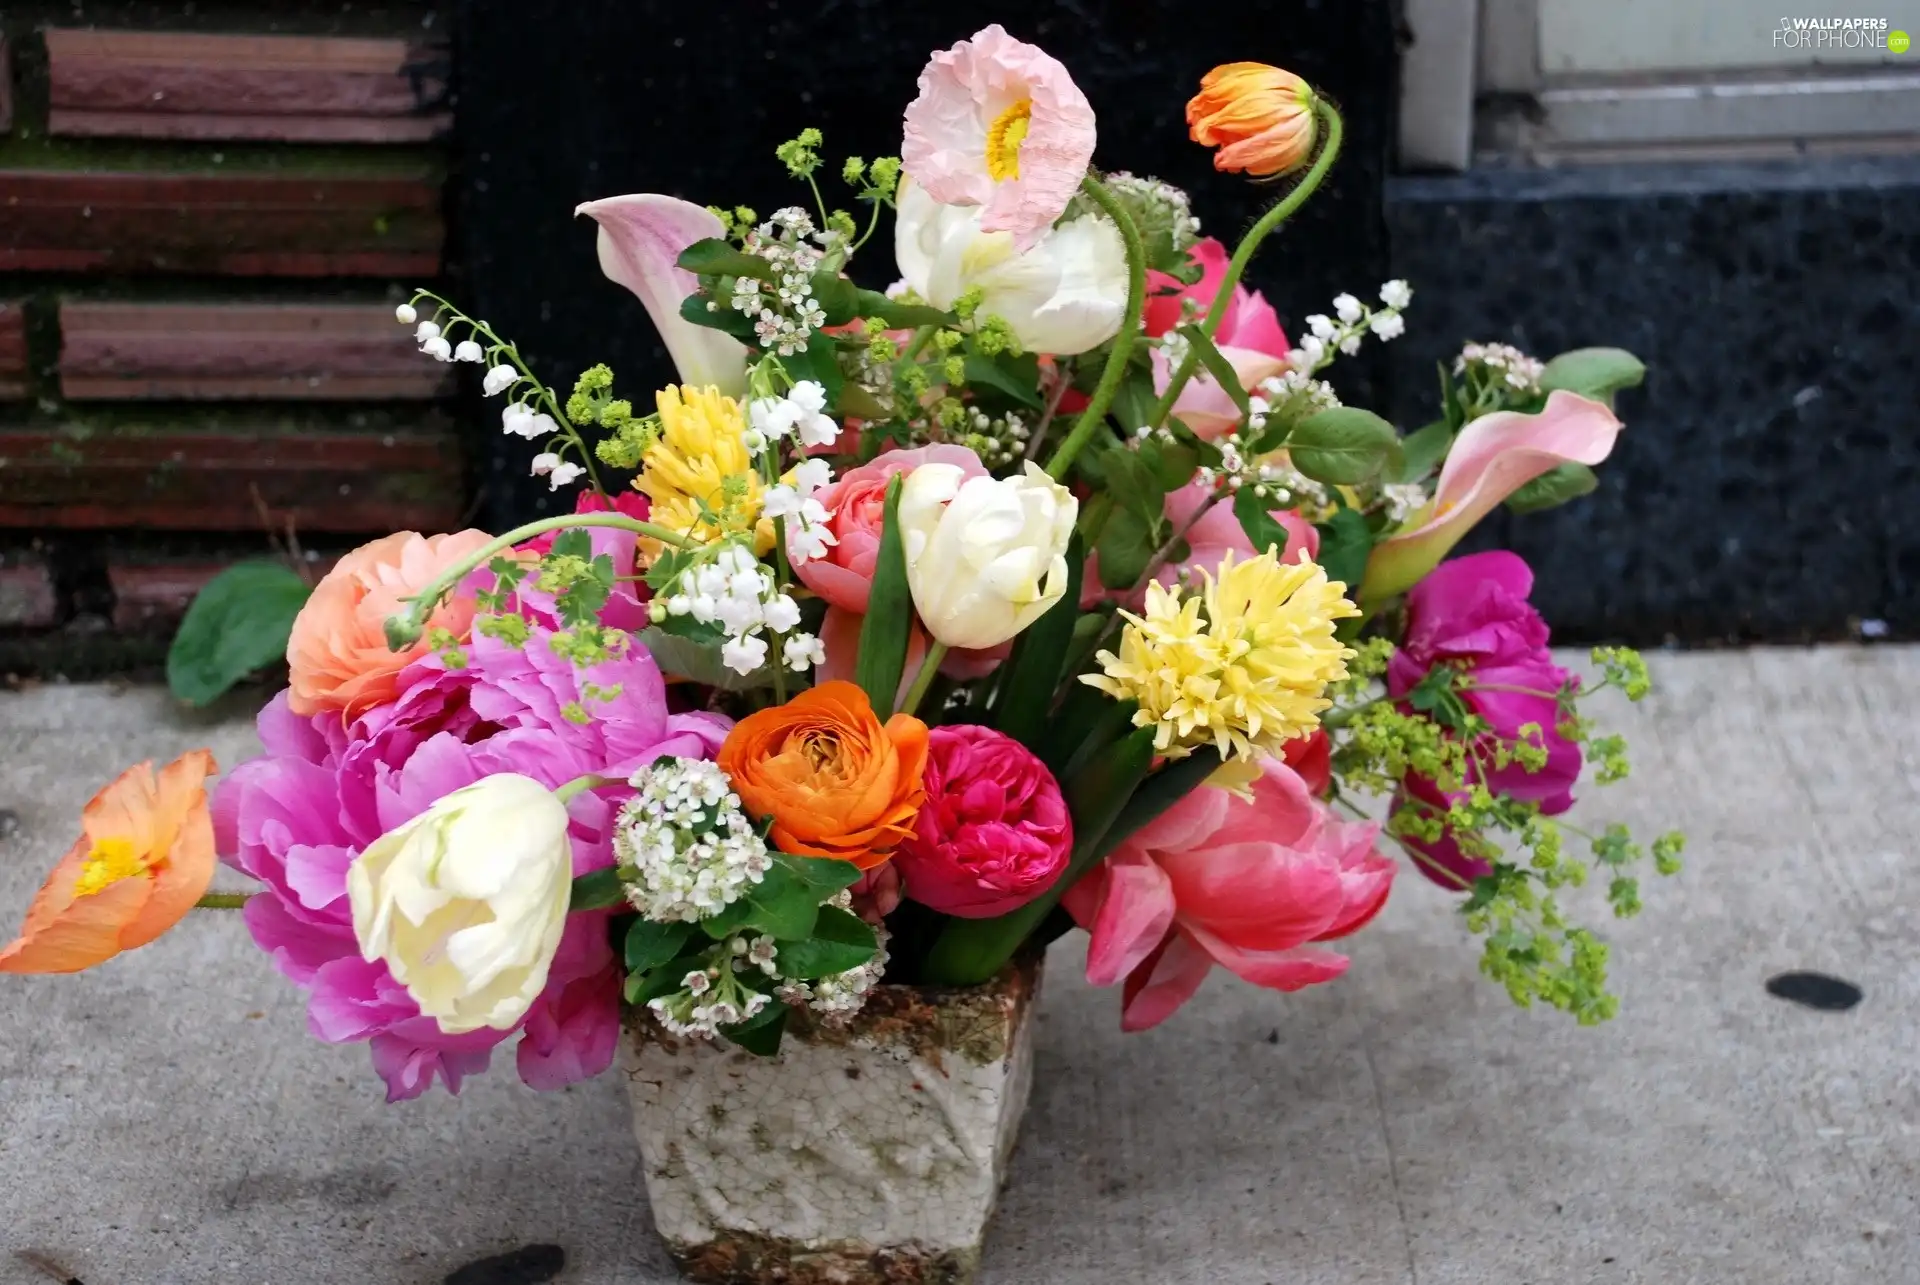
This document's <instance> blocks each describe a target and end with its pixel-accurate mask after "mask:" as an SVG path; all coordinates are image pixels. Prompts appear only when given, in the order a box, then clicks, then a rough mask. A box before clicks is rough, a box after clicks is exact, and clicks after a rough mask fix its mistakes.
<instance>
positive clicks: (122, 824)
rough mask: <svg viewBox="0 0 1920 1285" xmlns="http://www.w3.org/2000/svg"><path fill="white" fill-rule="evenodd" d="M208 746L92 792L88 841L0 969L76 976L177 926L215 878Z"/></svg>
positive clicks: (49, 884)
mask: <svg viewBox="0 0 1920 1285" xmlns="http://www.w3.org/2000/svg"><path fill="white" fill-rule="evenodd" d="M217 770H218V769H217V768H215V767H214V763H213V755H211V754H209V753H207V752H206V751H205V750H193V751H190V752H189V753H186V754H182V755H181V756H180V757H179V758H177V759H175V760H174V761H173V762H171V763H169V764H167V765H166V766H165V767H163V768H161V769H160V775H159V776H158V777H157V778H156V777H155V776H154V772H153V764H152V763H142V764H140V765H139V766H137V767H131V768H128V769H127V770H126V771H125V772H122V773H121V774H120V776H119V778H118V779H116V780H115V781H114V783H113V784H112V785H109V786H108V787H107V788H106V789H104V790H102V791H100V793H98V794H96V795H94V796H93V800H92V802H90V803H88V804H87V807H86V810H85V811H84V812H83V813H82V814H81V819H80V825H81V830H82V833H81V836H80V839H79V841H78V842H76V843H75V844H74V845H73V846H72V847H71V848H69V849H67V855H66V856H64V857H62V858H60V863H59V864H58V865H56V866H54V868H53V873H51V874H49V875H48V876H47V881H46V883H44V884H42V885H41V888H40V893H39V895H38V896H36V897H35V898H34V899H33V905H32V906H30V907H28V909H27V922H26V923H25V924H24V925H23V926H22V928H21V930H20V936H19V937H17V938H15V939H14V940H13V941H11V942H9V943H7V944H6V945H5V946H0V973H77V972H79V971H80V970H81V969H83V968H92V967H93V966H94V965H95V964H98V963H102V962H104V961H106V960H109V959H112V958H113V957H114V956H115V955H117V954H119V953H120V952H121V951H123V950H132V949H133V948H134V947H136V946H144V945H146V944H147V943H148V942H150V941H152V940H153V939H154V938H155V937H158V936H159V935H160V934H161V933H163V932H165V931H167V929H169V928H171V927H173V926H174V925H175V924H177V923H179V922H180V918H181V916H182V915H185V914H186V913H187V911H189V910H191V909H193V903H194V902H196V901H198V900H200V894H202V893H204V892H205V891H206V890H207V884H208V882H209V881H210V880H212V878H213V865H214V856H213V822H212V820H211V819H210V818H209V816H208V812H207V791H206V781H207V777H209V776H211V775H212V774H213V773H214V772H215V771H217Z"/></svg>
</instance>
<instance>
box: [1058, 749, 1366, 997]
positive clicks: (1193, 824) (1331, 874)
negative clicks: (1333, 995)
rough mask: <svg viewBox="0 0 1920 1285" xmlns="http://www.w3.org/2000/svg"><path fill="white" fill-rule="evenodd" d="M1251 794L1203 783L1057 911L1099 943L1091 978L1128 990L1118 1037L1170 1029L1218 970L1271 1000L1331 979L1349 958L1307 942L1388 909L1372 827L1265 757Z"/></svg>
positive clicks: (1093, 946)
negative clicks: (1333, 807) (1333, 808)
mask: <svg viewBox="0 0 1920 1285" xmlns="http://www.w3.org/2000/svg"><path fill="white" fill-rule="evenodd" d="M1252 794H1253V798H1252V800H1251V801H1248V800H1245V799H1242V798H1240V797H1239V796H1237V795H1235V794H1230V793H1228V792H1227V791H1225V790H1220V789H1216V788H1214V787H1212V786H1201V787H1200V788H1199V789H1197V790H1194V791H1193V792H1192V793H1190V794H1188V795H1187V796H1186V797H1185V798H1183V799H1181V800H1180V801H1179V802H1178V803H1176V804H1174V805H1173V806H1172V807H1171V808H1168V809H1167V810H1166V811H1165V812H1163V813H1161V814H1160V816H1159V817H1157V818H1155V819H1154V820H1153V821H1151V822H1149V823H1148V824H1147V825H1145V826H1143V827H1142V828H1141V829H1139V830H1138V831H1136V832H1135V833H1134V834H1133V835H1132V836H1130V837H1129V838H1128V839H1127V840H1126V842H1124V843H1122V844H1121V845H1120V846H1119V847H1118V848H1117V849H1116V850H1115V851H1114V853H1113V855H1111V856H1110V857H1108V858H1107V859H1106V860H1105V861H1104V862H1102V863H1101V864H1100V865H1099V866H1096V867H1095V868H1094V869H1093V870H1092V871H1090V872H1089V873H1088V874H1087V875H1086V876H1085V877H1084V878H1083V879H1081V880H1080V882H1079V883H1077V884H1075V885H1074V886H1073V888H1072V889H1070V890H1069V891H1068V893H1067V895H1066V898H1065V900H1064V901H1063V903H1062V904H1064V905H1065V906H1066V908H1067V912H1068V913H1069V914H1071V915H1072V916H1073V918H1074V920H1075V922H1077V923H1078V924H1079V925H1080V926H1081V927H1083V928H1085V929H1086V930H1087V933H1088V935H1089V937H1090V938H1091V939H1092V940H1091V941H1090V942H1089V944H1088V947H1087V980H1088V981H1089V982H1091V983H1093V984H1094V985H1095V986H1111V985H1113V984H1114V983H1115V982H1119V981H1124V982H1125V987H1124V989H1123V990H1122V1008H1121V1017H1120V1025H1121V1028H1122V1029H1123V1030H1128V1031H1143V1030H1146V1029H1147V1028H1148V1027H1151V1026H1156V1025H1158V1024H1159V1023H1160V1022H1162V1021H1165V1020H1166V1018H1167V1017H1168V1016H1169V1015H1170V1014H1172V1013H1173V1011H1174V1010H1175V1009H1177V1008H1179V1007H1180V1005H1182V1004H1184V1003H1186V1002H1187V1000H1188V999H1190V998H1192V996H1193V994H1194V992H1195V991H1197V990H1199V989H1200V984H1201V983H1202V982H1203V981H1205V980H1206V977H1207V974H1208V972H1210V971H1211V970H1212V969H1213V966H1214V965H1215V964H1218V965H1220V966H1221V967H1223V968H1226V969H1228V970H1229V971H1231V972H1233V973H1235V974H1237V975H1238V976H1239V977H1240V978H1242V979H1243V980H1245V981H1249V982H1252V983H1253V984H1254V985H1256V986H1264V987H1267V988H1268V989H1270V990H1280V991H1295V990H1299V989H1301V988H1302V987H1305V986H1311V985H1313V984H1314V983H1316V982H1325V981H1331V980H1333V979H1334V978H1335V977H1338V976H1340V974H1342V973H1344V972H1345V971H1346V970H1347V958H1346V956H1344V955H1340V954H1337V953H1335V952H1333V951H1330V950H1325V949H1322V948H1320V947H1318V946H1315V945H1314V944H1313V943H1316V942H1323V941H1331V940H1334V939H1336V938H1340V937H1345V936H1348V935H1349V934H1351V933H1353V932H1355V931H1357V930H1358V929H1360V928H1362V927H1364V926H1365V925H1366V924H1367V922H1368V921H1369V920H1371V919H1372V918H1373V917H1374V916H1375V915H1376V914H1378V913H1379V912H1380V907H1381V906H1383V905H1385V904H1386V900H1387V893H1388V891H1389V889H1390V888H1391V887H1392V885H1393V873H1394V869H1395V866H1394V863H1393V862H1392V861H1391V860H1389V859H1388V858H1386V857H1384V856H1382V855H1380V854H1379V853H1378V852H1376V851H1374V847H1373V844H1374V839H1375V837H1376V836H1377V835H1378V834H1379V829H1380V827H1379V826H1378V825H1376V824H1374V823H1372V822H1366V823H1358V822H1342V821H1338V820H1335V819H1334V818H1333V815H1332V813H1331V812H1330V811H1329V810H1328V809H1327V807H1326V805H1324V804H1322V803H1320V802H1319V801H1318V800H1316V799H1315V798H1314V797H1313V795H1312V793H1311V791H1309V789H1308V787H1307V784H1306V782H1305V781H1303V780H1302V779H1301V778H1300V776H1299V774H1298V773H1296V772H1295V771H1294V770H1293V769H1292V768H1290V767H1288V766H1286V765H1285V764H1284V763H1281V762H1278V761H1277V760H1274V759H1270V758H1269V759H1264V760H1262V762H1261V774H1260V777H1259V779H1257V780H1256V781H1255V782H1254V783H1253V786H1252Z"/></svg>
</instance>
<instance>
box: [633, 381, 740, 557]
mask: <svg viewBox="0 0 1920 1285" xmlns="http://www.w3.org/2000/svg"><path fill="white" fill-rule="evenodd" d="M655 405H656V406H657V407H658V408H659V411H660V435H659V437H658V438H657V439H656V440H655V441H654V443H653V445H651V446H649V447H648V448H647V452H646V454H645V455H643V456H641V457H640V476H639V477H638V478H636V479H635V480H634V485H635V486H636V487H638V488H639V489H640V490H641V491H642V492H643V493H645V495H646V497H647V499H648V501H649V502H650V506H651V510H652V511H651V513H650V515H649V517H650V520H651V521H654V522H657V523H659V524H660V525H661V526H663V527H667V528H668V529H670V530H674V531H683V532H685V533H686V534H688V535H690V536H692V537H693V538H694V539H696V540H700V541H702V542H707V541H711V540H716V539H720V538H721V537H723V536H727V535H731V534H735V533H738V532H742V531H746V530H749V529H751V530H752V531H753V533H754V552H756V553H765V552H766V551H767V550H768V549H771V548H772V547H773V524H772V523H771V522H767V521H764V520H762V519H761V517H760V503H761V500H760V478H759V476H758V475H757V474H756V473H755V472H754V468H753V458H752V457H751V456H750V455H748V454H747V447H746V443H745V442H744V441H742V440H741V435H742V433H744V432H745V430H746V427H747V421H746V412H745V411H744V410H742V409H741V406H740V403H739V402H736V401H735V400H734V399H733V398H731V397H725V396H722V395H721V393H720V390H719V389H717V388H695V387H693V386H691V385H688V386H685V387H680V388H671V387H669V388H663V389H661V390H660V393H659V395H658V397H657V398H656V399H655ZM702 504H704V505H706V508H707V513H705V514H703V513H702V512H701V505H702Z"/></svg>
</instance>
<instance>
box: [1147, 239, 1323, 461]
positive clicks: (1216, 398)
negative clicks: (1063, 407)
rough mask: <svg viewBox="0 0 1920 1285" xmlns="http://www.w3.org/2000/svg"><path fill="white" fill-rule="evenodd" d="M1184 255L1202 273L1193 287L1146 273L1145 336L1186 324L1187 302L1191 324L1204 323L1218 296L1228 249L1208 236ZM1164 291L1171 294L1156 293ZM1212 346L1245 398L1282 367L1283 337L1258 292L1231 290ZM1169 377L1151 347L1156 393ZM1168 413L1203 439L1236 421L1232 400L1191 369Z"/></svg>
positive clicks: (1284, 364) (1240, 288)
mask: <svg viewBox="0 0 1920 1285" xmlns="http://www.w3.org/2000/svg"><path fill="white" fill-rule="evenodd" d="M1187 254H1188V256H1189V257H1190V258H1192V259H1193V261H1194V262H1196V263H1198V264H1199V265H1200V269H1201V275H1200V280H1198V281H1196V282H1195V283H1194V284H1192V285H1190V286H1185V287H1182V286H1181V285H1180V283H1179V282H1178V281H1176V280H1174V279H1173V278H1172V277H1170V276H1168V275H1167V274H1166V273H1164V272H1149V273H1148V274H1147V278H1148V290H1149V291H1150V292H1154V293H1151V294H1150V297H1149V298H1148V300H1147V307H1146V315H1145V318H1144V322H1145V326H1146V333H1147V334H1148V335H1149V336H1152V337H1158V336H1160V335H1164V334H1166V333H1167V332H1168V331H1169V330H1172V329H1173V328H1174V327H1175V326H1177V325H1179V324H1181V322H1182V320H1183V319H1187V318H1186V317H1185V313H1186V305H1187V304H1188V303H1189V302H1191V303H1192V305H1193V313H1192V317H1191V319H1192V320H1199V319H1201V318H1204V317H1205V316H1206V315H1207V310H1208V309H1209V308H1211V307H1212V306H1213V300H1214V297H1215V296H1216V295H1218V294H1219V293H1220V283H1221V282H1222V281H1224V280H1225V279H1226V275H1227V248H1226V247H1225V246H1224V245H1221V244H1220V242H1218V241H1216V240H1214V239H1213V238H1212V237H1207V238H1205V239H1204V240H1201V241H1197V242H1195V243H1194V245H1193V248H1192V249H1191V250H1189V251H1188V252H1187ZM1169 288H1171V289H1172V291H1173V293H1170V294H1168V293H1158V292H1160V291H1165V290H1167V289H1169ZM1213 342H1214V345H1215V346H1216V347H1218V348H1219V349H1220V355H1221V356H1223V357H1225V358H1226V359H1227V361H1228V362H1229V363H1230V364H1231V365H1232V366H1233V369H1234V373H1235V374H1236V375H1238V376H1239V377H1240V386H1241V387H1242V388H1243V389H1245V390H1246V391H1247V392H1249V393H1251V392H1253V391H1254V390H1255V389H1256V388H1258V387H1259V386H1260V384H1261V383H1262V382H1263V381H1265V380H1268V379H1272V378H1273V377H1274V376H1275V375H1278V374H1280V373H1281V372H1282V371H1284V370H1285V369H1286V368H1287V361H1286V357H1287V347H1288V345H1287V336H1286V334H1285V333H1284V332H1283V331H1282V330H1281V329H1280V318H1279V317H1278V316H1277V315H1276V314H1275V313H1274V310H1273V305H1272V304H1270V303H1268V302H1267V301H1266V299H1265V298H1264V297H1263V296H1262V295H1261V294H1260V292H1259V291H1257V290H1248V289H1247V288H1246V287H1245V286H1235V287H1234V288H1233V297H1232V298H1230V299H1228V300H1227V303H1226V315H1225V316H1224V317H1222V318H1221V321H1220V329H1219V330H1217V331H1215V332H1214V336H1213ZM1172 373H1173V372H1172V367H1171V365H1170V364H1169V363H1168V361H1167V358H1166V352H1165V350H1164V349H1161V348H1159V347H1155V348H1154V350H1153V387H1154V391H1155V392H1156V393H1164V392H1166V391H1167V381H1168V380H1169V379H1171V378H1172ZM1173 414H1174V417H1175V418H1176V419H1178V420H1180V421H1181V422H1182V423H1183V424H1185V425H1186V426H1187V427H1188V428H1190V429H1192V430H1193V431H1194V432H1195V433H1198V434H1199V435H1200V436H1201V437H1208V438H1211V437H1219V436H1221V435H1222V434H1224V433H1226V432H1227V431H1228V430H1230V429H1231V428H1232V427H1233V426H1234V424H1235V423H1237V422H1238V420H1239V418H1240V412H1239V409H1238V408H1237V407H1236V406H1234V404H1233V398H1232V397H1231V396H1229V395H1228V394H1227V391H1226V390H1225V389H1223V388H1221V387H1220V385H1219V384H1218V383H1216V382H1215V381H1214V379H1213V377H1212V376H1211V375H1209V374H1207V373H1206V371H1205V370H1196V371H1195V372H1194V375H1193V377H1192V378H1191V379H1189V380H1188V381H1187V383H1186V386H1185V387H1183V388H1182V389H1181V390H1180V396H1179V397H1177V398H1175V399H1174V403H1173Z"/></svg>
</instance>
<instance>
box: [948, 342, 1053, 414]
mask: <svg viewBox="0 0 1920 1285" xmlns="http://www.w3.org/2000/svg"><path fill="white" fill-rule="evenodd" d="M964 364H965V366H966V376H967V386H968V387H969V388H992V389H995V390H996V391H998V392H1002V393H1005V394H1006V395H1007V396H1008V397H1010V398H1012V399H1013V400H1014V401H1016V402H1018V403H1020V405H1022V406H1025V407H1028V408H1029V409H1032V410H1039V409H1041V408H1042V407H1044V406H1045V405H1046V403H1045V402H1044V401H1042V400H1041V399H1040V387H1039V385H1040V360H1039V358H1037V357H1035V356H1034V355H1033V354H1032V353H1023V354H1021V355H1020V356H1018V357H1015V356H1014V355H1013V354H1012V353H998V354H996V355H994V356H992V357H986V356H983V355H981V354H980V353H975V352H970V353H968V354H967V355H966V357H965V359H964Z"/></svg>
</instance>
